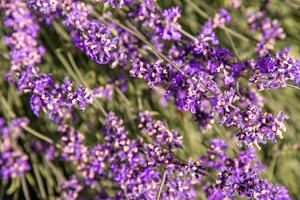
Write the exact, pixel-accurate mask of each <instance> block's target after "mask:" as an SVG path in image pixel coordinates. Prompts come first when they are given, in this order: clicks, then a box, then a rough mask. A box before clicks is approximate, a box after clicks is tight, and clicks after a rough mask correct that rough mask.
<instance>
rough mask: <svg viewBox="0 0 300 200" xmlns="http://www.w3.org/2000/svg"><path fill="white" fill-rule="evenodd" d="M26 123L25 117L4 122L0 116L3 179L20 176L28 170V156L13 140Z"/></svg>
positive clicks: (0, 151)
mask: <svg viewBox="0 0 300 200" xmlns="http://www.w3.org/2000/svg"><path fill="white" fill-rule="evenodd" d="M28 123H29V121H28V119H27V118H16V119H13V120H12V121H11V122H10V123H9V124H6V123H5V120H4V119H3V118H0V144H1V146H0V174H1V176H2V178H3V179H4V180H7V179H9V178H16V177H21V176H23V175H24V173H25V172H26V171H29V170H30V165H29V161H28V156H27V155H26V154H25V153H24V152H23V151H22V150H21V149H20V148H19V147H18V145H17V144H16V143H15V142H14V141H15V140H17V139H18V138H19V137H21V136H22V131H23V130H22V127H23V126H26V125H27V124H28Z"/></svg>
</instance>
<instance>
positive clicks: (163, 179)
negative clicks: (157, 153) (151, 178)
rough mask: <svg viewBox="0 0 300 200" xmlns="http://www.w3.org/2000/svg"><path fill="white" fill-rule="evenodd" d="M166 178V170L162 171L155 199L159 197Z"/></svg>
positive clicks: (158, 199)
mask: <svg viewBox="0 0 300 200" xmlns="http://www.w3.org/2000/svg"><path fill="white" fill-rule="evenodd" d="M166 178H167V170H165V171H164V174H163V178H162V180H161V183H160V186H159V190H158V193H157V196H156V200H160V198H161V193H162V191H163V188H164V185H165V182H166Z"/></svg>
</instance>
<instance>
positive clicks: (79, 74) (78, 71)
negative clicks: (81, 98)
mask: <svg viewBox="0 0 300 200" xmlns="http://www.w3.org/2000/svg"><path fill="white" fill-rule="evenodd" d="M68 58H69V61H70V62H71V66H73V69H74V71H75V73H76V74H77V77H78V78H79V79H80V81H81V82H82V84H83V85H84V87H86V88H88V84H87V83H86V81H85V80H84V78H83V76H82V74H81V72H80V70H79V68H78V66H77V64H76V62H75V60H74V58H73V56H72V54H71V53H70V52H68Z"/></svg>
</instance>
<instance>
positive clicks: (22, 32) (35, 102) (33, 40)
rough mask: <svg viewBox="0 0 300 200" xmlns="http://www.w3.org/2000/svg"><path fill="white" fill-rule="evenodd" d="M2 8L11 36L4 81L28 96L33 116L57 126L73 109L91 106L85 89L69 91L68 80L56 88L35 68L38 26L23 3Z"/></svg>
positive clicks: (38, 55)
mask: <svg viewBox="0 0 300 200" xmlns="http://www.w3.org/2000/svg"><path fill="white" fill-rule="evenodd" d="M39 3H40V2H39ZM39 5H44V4H39ZM49 5H50V4H49ZM51 5H56V4H51ZM4 8H5V9H6V12H5V18H4V24H5V25H6V26H7V27H8V28H10V29H11V34H10V35H9V36H7V37H6V39H5V41H6V43H7V44H8V46H9V47H10V57H11V60H12V61H11V68H10V72H9V73H8V74H7V80H9V81H10V82H17V86H18V90H19V92H20V93H21V92H24V93H31V94H32V95H31V99H30V106H31V109H32V111H33V113H34V114H35V115H37V116H38V115H39V112H40V111H41V110H43V111H45V112H46V113H48V114H49V117H50V119H52V120H54V121H55V122H57V123H59V122H60V121H61V119H62V118H64V117H65V116H67V114H68V113H70V111H71V109H72V108H73V107H74V106H78V107H80V108H81V109H84V108H85V105H86V104H88V103H91V102H92V95H91V93H90V92H89V91H88V90H87V89H85V88H83V87H82V86H79V87H78V88H77V89H75V90H73V87H74V86H73V85H74V83H73V82H72V81H70V80H69V79H68V78H66V79H65V80H64V82H63V83H62V84H57V83H55V81H54V80H53V78H52V76H51V75H50V74H44V73H40V72H39V68H38V67H37V64H39V63H40V62H41V59H42V55H43V53H44V49H43V47H42V46H41V45H40V44H39V42H38V40H37V37H38V33H39V25H38V24H37V22H36V21H35V20H36V19H35V17H34V16H33V15H32V14H31V12H30V10H29V8H27V6H26V1H23V0H18V1H16V2H10V1H9V2H8V3H6V4H4ZM20 20H21V22H22V23H20Z"/></svg>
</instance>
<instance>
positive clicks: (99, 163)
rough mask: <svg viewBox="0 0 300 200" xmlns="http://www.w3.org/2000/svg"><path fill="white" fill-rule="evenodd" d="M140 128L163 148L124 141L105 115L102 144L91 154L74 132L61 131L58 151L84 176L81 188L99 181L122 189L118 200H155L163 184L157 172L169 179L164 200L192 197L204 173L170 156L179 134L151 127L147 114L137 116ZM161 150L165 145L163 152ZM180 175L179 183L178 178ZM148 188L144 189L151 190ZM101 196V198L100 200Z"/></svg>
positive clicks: (124, 134)
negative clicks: (108, 182)
mask: <svg viewBox="0 0 300 200" xmlns="http://www.w3.org/2000/svg"><path fill="white" fill-rule="evenodd" d="M139 116H140V117H141V118H140V124H139V128H140V129H141V130H142V132H145V131H146V132H148V131H150V132H149V136H150V137H151V138H152V139H153V140H156V139H158V138H161V143H157V142H154V141H153V142H152V143H151V142H150V143H147V142H146V140H143V139H140V140H137V141H136V140H132V139H129V138H128V131H127V130H126V129H125V127H124V124H123V121H122V120H121V119H119V118H118V117H117V116H116V115H115V114H114V113H109V114H108V116H107V118H106V123H105V126H104V127H103V132H104V140H105V143H103V144H98V145H96V146H95V147H93V148H91V149H90V148H88V147H86V146H85V145H84V143H83V140H84V137H83V135H82V134H80V133H78V132H77V131H75V130H73V129H71V128H69V127H64V128H63V127H62V129H61V131H64V132H63V136H62V148H63V156H64V158H65V159H67V160H70V161H72V162H74V164H75V166H77V168H78V170H79V171H80V172H81V173H82V176H83V178H84V180H85V183H86V184H88V185H94V184H96V183H97V181H99V180H102V179H107V178H108V179H110V180H113V181H115V182H116V183H117V184H118V185H119V186H120V188H121V189H122V190H121V191H122V192H121V193H118V194H117V195H121V196H123V197H124V196H126V197H128V198H130V199H138V198H147V199H155V198H156V195H157V192H158V190H159V186H160V183H161V181H162V179H161V172H160V168H161V167H164V168H165V170H166V173H167V185H166V189H165V191H163V193H162V195H163V196H165V197H171V196H173V197H176V196H181V197H182V198H187V197H192V196H194V195H195V194H194V192H193V191H194V190H193V188H192V187H191V185H192V184H193V183H195V177H197V180H198V179H199V178H200V177H201V175H203V174H204V173H205V170H204V168H202V167H201V165H200V163H195V162H191V163H189V164H185V163H183V162H182V161H179V160H177V159H176V158H175V156H174V155H173V149H172V148H176V147H177V146H180V144H181V141H180V137H179V136H178V134H177V133H176V132H175V131H173V130H168V129H167V128H166V127H165V125H164V124H163V123H162V122H161V121H155V120H154V119H153V118H152V116H151V115H150V113H149V112H147V111H146V112H144V113H140V114H139ZM164 145H169V146H168V148H167V149H165V147H164ZM178 172H181V173H183V174H181V175H180V176H179V177H178V176H175V174H176V173H178ZM149 183H150V186H149V187H144V185H145V184H149ZM102 195H104V194H102Z"/></svg>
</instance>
